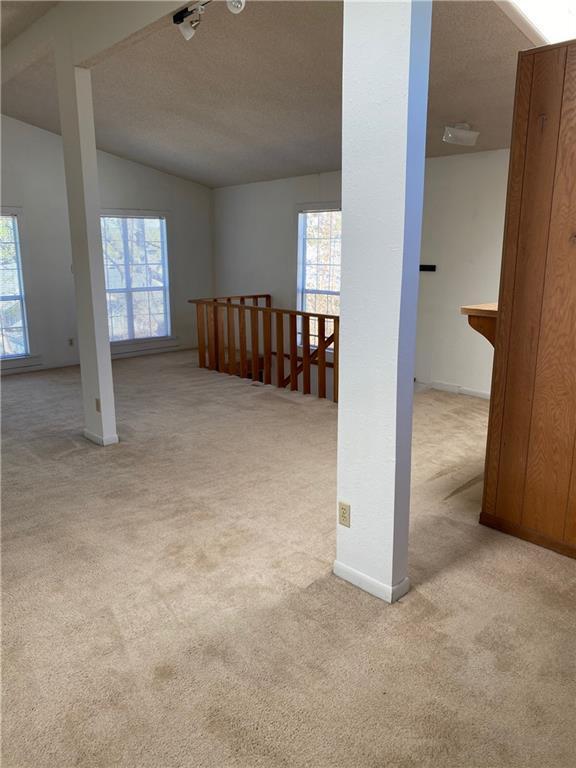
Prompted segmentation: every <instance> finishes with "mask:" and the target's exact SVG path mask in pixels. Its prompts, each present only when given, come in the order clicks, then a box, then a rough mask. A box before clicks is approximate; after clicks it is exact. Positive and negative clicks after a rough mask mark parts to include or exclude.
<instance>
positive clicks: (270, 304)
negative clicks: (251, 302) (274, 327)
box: [265, 293, 272, 308]
mask: <svg viewBox="0 0 576 768" xmlns="http://www.w3.org/2000/svg"><path fill="white" fill-rule="evenodd" d="M265 299H266V306H267V307H268V308H270V307H271V306H272V296H270V294H269V293H267V294H266V296H265Z"/></svg>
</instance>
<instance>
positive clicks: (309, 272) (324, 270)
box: [298, 211, 342, 344]
mask: <svg viewBox="0 0 576 768" xmlns="http://www.w3.org/2000/svg"><path fill="white" fill-rule="evenodd" d="M341 233H342V213H341V212H340V211H304V212H302V213H300V214H299V217H298V240H299V246H298V251H299V261H300V263H299V270H298V274H299V286H298V295H299V307H300V309H301V310H302V311H303V312H317V313H319V314H325V315H339V314H340V263H341V252H342V248H341ZM317 331H318V329H317V326H316V322H315V321H314V320H312V321H311V323H310V336H311V342H312V343H313V344H314V343H316V342H317V339H318V332H317ZM326 333H327V335H329V334H331V333H332V323H330V321H328V322H327V323H326Z"/></svg>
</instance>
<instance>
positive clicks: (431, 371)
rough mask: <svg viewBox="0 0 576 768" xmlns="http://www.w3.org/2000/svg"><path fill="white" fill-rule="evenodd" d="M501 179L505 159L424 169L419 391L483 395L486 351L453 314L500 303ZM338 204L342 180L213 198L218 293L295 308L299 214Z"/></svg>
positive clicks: (305, 181) (503, 153)
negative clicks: (432, 267)
mask: <svg viewBox="0 0 576 768" xmlns="http://www.w3.org/2000/svg"><path fill="white" fill-rule="evenodd" d="M507 173H508V150H499V151H495V152H479V153H475V154H462V155H452V156H450V157H445V158H430V159H428V160H427V161H426V189H425V199H424V227H423V242H422V262H423V263H431V264H436V265H437V271H436V272H435V273H425V272H423V273H421V274H420V298H419V321H418V339H417V354H416V378H417V380H418V381H420V382H423V383H426V384H433V385H434V386H438V387H445V388H449V389H461V390H463V391H465V392H474V393H478V394H484V395H488V394H489V391H490V376H491V370H492V348H491V346H490V345H489V343H488V342H487V341H486V340H485V339H484V338H483V337H481V336H480V335H479V334H477V333H476V332H475V331H473V330H472V329H471V328H470V327H469V326H468V324H467V321H466V318H464V317H462V316H461V315H460V314H459V308H460V306H461V305H462V304H471V303H476V304H477V303H485V302H490V301H497V299H498V284H499V279H500V261H501V250H502V235H503V228H504V209H505V200H506V179H507ZM339 200H340V173H339V172H335V173H326V174H319V175H314V176H302V177H297V178H291V179H280V180H278V181H270V182H259V183H255V184H245V185H240V186H235V187H224V188H221V189H217V190H215V191H214V224H215V227H214V264H215V290H216V293H217V294H219V295H226V294H229V293H240V292H246V293H252V292H255V291H258V292H260V291H261V292H266V293H271V294H272V297H273V300H274V303H275V304H276V305H282V306H285V307H287V308H293V307H295V306H296V281H297V226H296V221H297V210H298V207H299V206H301V205H305V204H306V203H330V202H337V201H339ZM383 258H385V254H383Z"/></svg>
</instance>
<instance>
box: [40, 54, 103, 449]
mask: <svg viewBox="0 0 576 768" xmlns="http://www.w3.org/2000/svg"><path fill="white" fill-rule="evenodd" d="M55 53H56V72H57V79H58V99H59V103H60V124H61V130H62V140H63V145H64V166H65V171H66V188H67V194H68V218H69V222H70V238H71V243H72V269H73V272H74V285H75V290H76V316H77V323H78V346H79V351H80V370H81V375H82V397H83V402H84V423H85V429H84V434H85V436H86V437H87V438H88V439H89V440H92V441H93V442H95V443H98V444H99V445H110V444H112V443H117V442H118V435H117V433H116V415H115V409H114V390H113V384H112V362H111V356H110V341H109V337H108V316H107V309H106V290H105V282H104V262H103V258H102V242H101V236H100V194H99V188H98V167H97V159H96V137H95V132H94V113H93V107H92V85H91V77H90V70H88V69H81V68H80V67H75V66H74V65H73V57H72V52H71V46H70V45H69V43H68V41H67V40H58V41H57V45H56V50H55Z"/></svg>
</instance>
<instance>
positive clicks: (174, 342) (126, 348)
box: [100, 208, 180, 358]
mask: <svg viewBox="0 0 576 768" xmlns="http://www.w3.org/2000/svg"><path fill="white" fill-rule="evenodd" d="M100 216H101V217H102V216H112V217H114V216H116V217H118V218H122V217H125V218H138V219H164V220H165V223H166V226H165V229H166V268H167V270H168V306H169V311H170V331H171V333H170V334H168V335H167V336H147V337H143V338H139V339H119V340H118V341H111V342H110V349H111V354H112V357H114V358H116V357H129V356H130V355H131V354H139V353H141V352H142V351H143V350H144V349H145V350H146V351H148V352H153V351H155V350H158V351H160V352H163V351H165V350H166V349H173V348H174V349H175V348H177V347H179V346H180V341H179V339H178V337H177V336H174V334H173V333H172V331H173V330H174V328H173V322H172V318H173V317H174V304H173V300H172V285H173V283H172V269H171V264H170V250H171V246H170V241H171V235H170V232H171V230H172V215H171V213H170V211H162V210H158V209H155V208H154V209H150V208H101V209H100ZM102 259H104V246H103V244H102Z"/></svg>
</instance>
